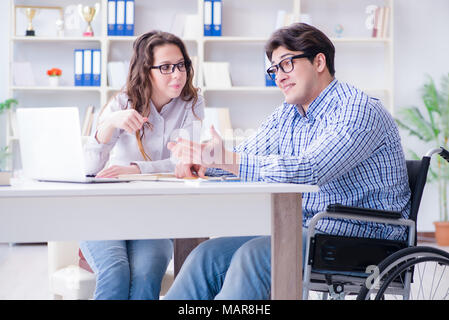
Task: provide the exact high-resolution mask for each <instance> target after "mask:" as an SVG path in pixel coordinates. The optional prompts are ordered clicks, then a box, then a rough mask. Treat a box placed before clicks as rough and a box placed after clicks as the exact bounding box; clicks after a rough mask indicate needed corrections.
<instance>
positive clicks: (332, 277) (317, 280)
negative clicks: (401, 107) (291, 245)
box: [303, 147, 449, 299]
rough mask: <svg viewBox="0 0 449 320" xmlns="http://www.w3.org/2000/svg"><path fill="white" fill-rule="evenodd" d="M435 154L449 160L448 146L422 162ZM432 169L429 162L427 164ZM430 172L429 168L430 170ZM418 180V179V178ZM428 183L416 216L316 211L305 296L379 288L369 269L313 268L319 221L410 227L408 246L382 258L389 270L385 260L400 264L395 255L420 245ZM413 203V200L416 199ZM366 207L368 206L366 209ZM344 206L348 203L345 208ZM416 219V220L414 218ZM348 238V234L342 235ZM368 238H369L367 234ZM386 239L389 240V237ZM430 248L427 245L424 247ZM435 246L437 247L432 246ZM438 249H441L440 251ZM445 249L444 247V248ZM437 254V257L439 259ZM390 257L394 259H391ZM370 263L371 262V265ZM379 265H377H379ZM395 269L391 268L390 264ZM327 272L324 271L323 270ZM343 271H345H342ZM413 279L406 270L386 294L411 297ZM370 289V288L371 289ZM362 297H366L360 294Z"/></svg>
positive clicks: (341, 296) (311, 226)
mask: <svg viewBox="0 0 449 320" xmlns="http://www.w3.org/2000/svg"><path fill="white" fill-rule="evenodd" d="M434 154H439V155H440V156H441V157H443V158H444V159H445V160H446V161H448V162H449V152H448V151H447V150H446V149H444V148H443V147H440V148H436V149H432V150H429V151H428V152H427V153H426V155H425V156H424V157H423V158H422V159H421V162H422V163H424V161H427V163H430V158H431V157H432V155H434ZM426 170H428V166H427V168H426ZM426 176H427V171H426ZM416 183H418V182H416ZM424 186H425V181H424V182H423V186H422V190H419V192H420V194H418V197H419V201H417V203H415V205H417V209H416V214H415V216H413V217H411V218H412V219H403V218H400V217H398V216H394V215H392V216H391V218H390V217H387V215H385V212H384V211H381V210H370V211H369V212H366V213H365V212H357V214H353V213H350V214H348V213H345V212H329V211H323V212H320V213H318V214H316V215H315V216H314V217H313V218H312V219H311V221H310V223H309V226H308V232H307V247H306V254H305V257H304V258H305V260H304V261H305V267H304V274H303V299H308V298H309V293H310V291H319V292H323V298H327V296H328V295H329V294H330V296H331V299H344V298H345V296H346V295H348V294H359V293H362V292H363V293H364V294H366V296H365V297H369V294H370V293H373V292H375V291H376V289H373V288H370V289H367V287H368V285H367V278H368V276H370V274H368V271H366V272H365V275H364V276H362V275H360V276H359V275H354V274H350V275H349V274H348V273H346V274H344V273H345V272H338V271H337V272H336V271H335V270H326V271H324V272H323V271H321V272H314V270H312V262H311V260H310V254H311V252H310V251H311V246H313V245H315V244H314V243H315V236H316V234H317V232H316V230H315V226H316V225H317V223H318V221H319V220H321V219H323V218H332V219H335V218H337V219H350V220H358V221H363V222H375V223H381V224H384V225H397V226H401V225H402V226H405V227H406V228H408V237H407V241H406V242H404V243H406V244H407V246H408V247H406V248H404V249H401V250H399V251H397V252H396V253H393V254H391V255H390V256H388V257H386V258H385V259H384V260H383V261H381V262H380V263H379V264H378V265H379V266H381V265H382V268H383V270H381V271H382V272H383V275H384V274H386V272H388V270H387V269H389V267H388V266H385V265H383V264H385V262H388V263H389V264H391V265H392V266H393V265H397V264H398V263H395V261H390V260H391V257H393V258H394V257H396V256H398V258H399V257H400V256H401V253H402V252H403V251H404V250H407V249H410V248H411V247H416V222H415V220H416V219H417V213H418V210H419V204H420V201H421V196H422V191H423V189H424ZM411 191H412V198H411V201H412V200H413V196H414V194H413V192H414V191H416V190H411ZM412 205H413V203H412ZM362 210H365V211H366V209H362ZM342 211H345V210H344V207H343V209H342ZM410 213H412V208H411V210H410ZM413 219H414V220H413ZM342 238H344V237H342ZM364 240H367V239H365V238H364ZM385 241H386V242H387V241H388V240H385ZM422 248H427V247H422ZM432 249H433V248H432ZM425 251H426V249H423V252H425ZM433 251H435V250H433ZM436 252H438V250H437V251H436ZM440 252H441V251H440ZM438 255H439V256H443V255H444V257H445V258H446V259H447V255H446V254H445V253H444V252H441V253H440V254H438V253H435V252H434V253H433V256H435V257H436V258H437V256H438ZM436 258H435V259H436ZM389 259H390V260H389ZM367 267H368V266H367ZM376 267H377V265H376ZM390 269H391V268H390ZM323 273H324V274H323ZM342 273H343V274H342ZM411 282H412V272H407V273H406V274H405V279H404V284H403V285H401V284H398V283H393V284H392V285H391V287H388V288H387V290H386V291H385V293H386V294H389V293H391V294H399V295H402V296H403V298H404V299H409V296H410V289H411ZM367 290H368V291H367ZM358 298H363V297H361V296H360V294H359V296H358Z"/></svg>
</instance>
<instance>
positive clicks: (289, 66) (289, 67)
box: [267, 53, 314, 80]
mask: <svg viewBox="0 0 449 320" xmlns="http://www.w3.org/2000/svg"><path fill="white" fill-rule="evenodd" d="M313 56H314V55H313V54H310V53H303V54H298V55H296V56H291V57H288V58H285V59H282V60H281V61H279V63H278V64H275V65H272V66H271V67H269V68H268V69H267V73H268V75H269V76H270V78H271V79H273V80H276V74H277V73H278V71H279V69H281V70H282V72H284V73H289V72H292V71H293V68H294V65H293V60H294V59H301V58H310V57H313Z"/></svg>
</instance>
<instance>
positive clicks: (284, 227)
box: [271, 193, 302, 300]
mask: <svg viewBox="0 0 449 320" xmlns="http://www.w3.org/2000/svg"><path fill="white" fill-rule="evenodd" d="M271 200H272V201H271V299H273V300H295V299H301V296H302V208H301V204H302V197H301V194H297V193H283V194H273V195H272V199H271Z"/></svg>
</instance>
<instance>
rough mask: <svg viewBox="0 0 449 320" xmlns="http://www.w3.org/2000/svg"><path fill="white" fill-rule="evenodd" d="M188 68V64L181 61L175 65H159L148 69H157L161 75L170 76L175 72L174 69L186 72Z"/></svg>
mask: <svg viewBox="0 0 449 320" xmlns="http://www.w3.org/2000/svg"><path fill="white" fill-rule="evenodd" d="M189 66H190V64H189V62H186V61H181V62H179V63H175V64H161V65H160V66H152V67H150V69H159V71H160V72H161V73H162V74H170V73H173V72H175V68H178V70H179V71H180V72H186V71H187V69H188V68H189Z"/></svg>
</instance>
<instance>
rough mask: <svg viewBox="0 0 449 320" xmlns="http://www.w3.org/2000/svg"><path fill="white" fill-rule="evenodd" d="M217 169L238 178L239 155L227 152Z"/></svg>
mask: <svg viewBox="0 0 449 320" xmlns="http://www.w3.org/2000/svg"><path fill="white" fill-rule="evenodd" d="M219 168H220V169H223V170H225V171H228V172H231V173H233V174H235V175H236V176H238V175H239V171H240V155H239V154H238V153H236V152H232V151H227V152H226V153H225V159H224V161H223V164H221V165H220V166H219Z"/></svg>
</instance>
